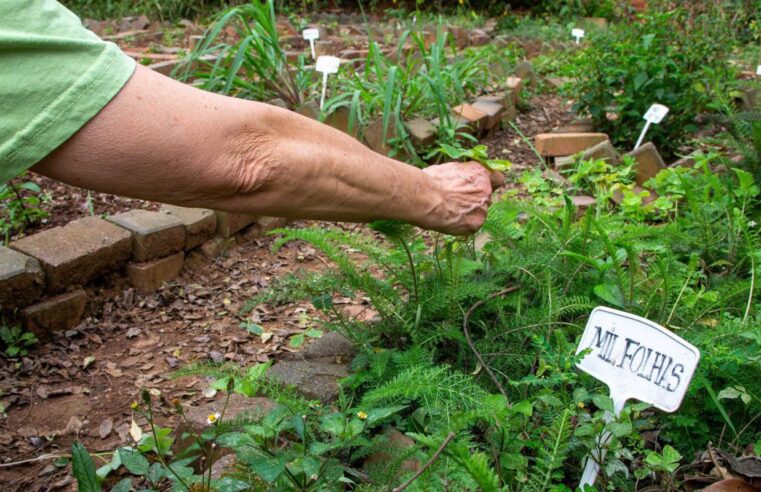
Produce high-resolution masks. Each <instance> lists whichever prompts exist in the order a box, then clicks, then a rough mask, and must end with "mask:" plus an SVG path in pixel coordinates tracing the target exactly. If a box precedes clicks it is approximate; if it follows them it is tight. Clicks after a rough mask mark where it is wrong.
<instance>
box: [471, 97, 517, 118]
mask: <svg viewBox="0 0 761 492" xmlns="http://www.w3.org/2000/svg"><path fill="white" fill-rule="evenodd" d="M476 101H486V102H494V103H498V104H501V105H502V106H503V107H504V111H503V112H502V121H503V122H505V123H507V122H509V121H513V120H514V119H515V117H516V116H517V115H518V111H517V110H516V109H515V104H514V103H513V95H512V93H511V92H509V91H505V92H495V93H493V94H489V95H488V96H479V97H477V98H476Z"/></svg>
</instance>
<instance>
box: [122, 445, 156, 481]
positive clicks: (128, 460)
mask: <svg viewBox="0 0 761 492" xmlns="http://www.w3.org/2000/svg"><path fill="white" fill-rule="evenodd" d="M119 458H120V459H121V460H122V464H123V465H124V467H125V468H126V469H127V470H128V471H129V472H130V473H132V474H133V475H140V476H145V475H147V474H148V468H149V467H150V463H148V460H147V459H145V456H143V455H142V454H140V453H139V452H137V451H135V450H132V449H129V448H120V449H119Z"/></svg>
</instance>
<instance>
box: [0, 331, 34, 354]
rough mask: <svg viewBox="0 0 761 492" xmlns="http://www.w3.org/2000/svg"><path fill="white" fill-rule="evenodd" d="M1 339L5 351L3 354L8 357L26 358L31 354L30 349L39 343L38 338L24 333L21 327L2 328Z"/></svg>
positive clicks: (26, 332) (29, 333)
mask: <svg viewBox="0 0 761 492" xmlns="http://www.w3.org/2000/svg"><path fill="white" fill-rule="evenodd" d="M0 339H2V341H3V344H4V345H5V349H4V350H3V353H4V354H5V355H7V356H8V357H18V356H25V355H28V354H29V351H28V350H27V349H28V348H29V347H31V346H32V345H34V344H35V343H37V337H36V336H35V334H34V333H32V332H29V331H24V330H23V329H22V328H21V326H18V325H13V326H8V325H6V324H3V325H2V326H0Z"/></svg>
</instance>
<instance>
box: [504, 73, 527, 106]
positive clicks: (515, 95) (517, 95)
mask: <svg viewBox="0 0 761 492" xmlns="http://www.w3.org/2000/svg"><path fill="white" fill-rule="evenodd" d="M505 87H506V88H507V92H508V93H509V94H510V97H511V98H512V99H513V105H515V106H517V105H518V101H520V99H521V91H522V90H523V80H522V79H521V78H520V77H508V78H507V81H506V82H505Z"/></svg>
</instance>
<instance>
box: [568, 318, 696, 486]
mask: <svg viewBox="0 0 761 492" xmlns="http://www.w3.org/2000/svg"><path fill="white" fill-rule="evenodd" d="M585 350H588V351H589V352H588V353H587V355H586V356H585V357H584V358H583V359H581V361H580V362H579V363H578V364H576V367H577V368H579V369H581V370H582V371H584V372H586V373H588V374H590V375H592V376H594V377H595V378H597V379H599V380H600V381H602V382H603V383H605V384H606V385H608V389H609V390H610V398H611V399H612V400H613V411H614V413H615V414H616V416H618V415H620V413H621V410H622V409H623V408H624V404H625V403H626V401H627V400H632V399H634V400H640V401H643V402H645V403H649V404H651V405H652V406H654V407H655V408H658V409H660V410H663V411H664V412H675V411H676V410H677V409H678V408H679V406H680V405H681V404H682V399H683V398H684V394H685V392H686V391H687V387H688V386H689V385H690V380H691V379H692V376H693V374H694V373H695V368H697V366H698V361H699V360H700V352H699V351H698V349H696V348H695V347H693V346H692V345H690V344H689V343H687V342H685V341H684V340H682V339H681V338H679V337H678V336H676V335H674V334H673V333H671V332H670V331H668V330H667V329H666V328H664V327H662V326H660V325H658V324H656V323H653V322H652V321H650V320H647V319H645V318H641V317H639V316H635V315H633V314H629V313H626V312H623V311H617V310H615V309H610V308H607V307H597V308H595V309H594V310H593V311H592V314H591V315H590V316H589V321H587V326H586V328H584V333H583V334H582V335H581V341H580V342H579V347H578V348H577V349H576V355H579V354H580V353H581V352H583V351H585ZM612 419H613V416H612V415H611V414H610V413H608V412H606V413H605V420H606V421H608V422H609V421H611V420H612ZM610 438H611V434H610V433H609V432H605V433H603V434H602V435H601V436H600V438H599V440H598V443H599V445H600V449H601V453H600V454H599V455H596V453H593V454H592V455H591V456H589V457H588V458H587V460H586V461H587V462H586V465H585V467H584V473H583V474H582V476H581V483H579V488H581V489H582V490H584V486H586V485H594V483H595V480H596V479H597V474H598V473H599V471H600V465H599V464H600V463H601V462H602V460H603V459H604V458H605V449H604V446H605V445H606V444H607V443H608V441H609V440H610Z"/></svg>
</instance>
